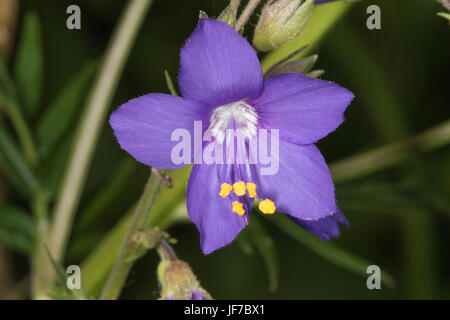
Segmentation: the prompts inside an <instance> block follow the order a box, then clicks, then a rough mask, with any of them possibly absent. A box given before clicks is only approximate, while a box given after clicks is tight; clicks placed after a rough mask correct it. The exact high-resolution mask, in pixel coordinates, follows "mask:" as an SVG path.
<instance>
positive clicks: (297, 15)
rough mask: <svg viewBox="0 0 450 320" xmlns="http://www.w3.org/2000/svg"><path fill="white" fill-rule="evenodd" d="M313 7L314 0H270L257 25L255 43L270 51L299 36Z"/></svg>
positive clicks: (263, 49)
mask: <svg viewBox="0 0 450 320" xmlns="http://www.w3.org/2000/svg"><path fill="white" fill-rule="evenodd" d="M313 8H314V0H269V2H268V3H267V4H266V5H265V6H264V7H263V9H262V12H261V17H260V18H259V21H258V24H257V25H256V28H255V33H254V36H253V45H254V46H255V47H256V48H257V49H259V50H261V51H270V50H273V49H275V48H278V47H279V46H281V45H282V44H283V43H285V42H287V41H289V40H292V39H294V38H295V37H297V36H299V35H300V33H301V32H302V31H303V29H304V27H305V26H306V23H307V22H308V20H309V17H310V16H311V13H312V11H313Z"/></svg>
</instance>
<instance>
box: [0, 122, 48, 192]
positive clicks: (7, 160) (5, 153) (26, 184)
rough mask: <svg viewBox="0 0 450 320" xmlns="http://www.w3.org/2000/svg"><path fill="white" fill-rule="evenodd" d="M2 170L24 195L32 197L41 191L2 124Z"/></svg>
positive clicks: (0, 151)
mask: <svg viewBox="0 0 450 320" xmlns="http://www.w3.org/2000/svg"><path fill="white" fill-rule="evenodd" d="M0 168H1V169H3V171H4V172H5V173H6V177H7V178H8V179H11V182H12V183H13V184H14V186H15V187H18V190H19V191H21V193H22V194H24V195H26V196H28V197H30V198H31V197H32V196H34V195H35V194H37V192H38V191H39V189H40V185H39V181H38V180H37V178H36V177H35V175H34V173H33V171H32V170H31V168H30V167H29V165H28V164H27V162H26V161H25V159H24V158H23V155H22V154H21V153H20V152H19V150H18V148H17V146H16V144H15V142H14V140H13V139H12V138H11V136H10V135H9V133H8V132H7V131H6V129H5V128H4V126H3V124H1V123H0Z"/></svg>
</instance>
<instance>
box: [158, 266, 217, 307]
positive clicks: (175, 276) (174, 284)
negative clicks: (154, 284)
mask: <svg viewBox="0 0 450 320" xmlns="http://www.w3.org/2000/svg"><path fill="white" fill-rule="evenodd" d="M158 278H159V281H160V283H161V287H162V288H161V299H162V300H210V299H212V298H211V296H210V295H209V293H208V292H207V291H206V290H205V289H203V288H202V287H201V286H200V283H199V282H198V280H197V278H196V277H195V275H194V273H193V272H192V270H191V268H190V267H189V265H188V264H187V263H186V262H183V261H181V260H177V259H175V260H167V259H163V260H161V262H160V264H159V266H158Z"/></svg>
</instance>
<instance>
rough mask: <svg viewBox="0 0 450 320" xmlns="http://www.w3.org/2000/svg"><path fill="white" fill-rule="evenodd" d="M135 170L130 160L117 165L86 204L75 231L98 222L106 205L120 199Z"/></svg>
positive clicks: (134, 163)
mask: <svg viewBox="0 0 450 320" xmlns="http://www.w3.org/2000/svg"><path fill="white" fill-rule="evenodd" d="M135 169H136V162H135V161H133V160H130V159H128V158H127V159H125V160H123V161H122V162H121V163H119V164H118V165H117V167H116V168H115V169H114V170H113V173H112V174H111V176H110V178H109V179H108V181H107V183H106V187H104V188H103V189H102V190H101V191H100V192H99V193H98V195H96V196H95V197H94V198H93V199H92V201H90V202H89V203H88V205H87V206H86V209H84V210H83V211H82V212H81V214H80V220H79V221H78V222H77V224H76V228H77V229H84V228H86V227H88V226H89V225H90V224H92V223H93V222H95V221H96V220H97V221H98V218H99V217H100V215H101V214H102V213H105V210H106V209H107V208H108V205H110V204H111V202H112V201H113V200H114V199H118V198H120V194H121V192H122V190H123V189H124V188H126V183H127V182H128V181H129V179H130V177H132V174H133V172H134V170H135Z"/></svg>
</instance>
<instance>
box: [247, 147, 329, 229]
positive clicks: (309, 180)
mask: <svg viewBox="0 0 450 320" xmlns="http://www.w3.org/2000/svg"><path fill="white" fill-rule="evenodd" d="M273 153H276V152H273V151H271V154H273ZM278 160H279V168H278V172H277V173H276V174H272V175H262V170H261V165H260V166H259V172H258V174H255V177H256V181H257V182H256V185H257V189H256V192H257V194H258V198H259V199H261V200H263V199H266V198H267V199H270V200H271V201H274V202H275V206H276V210H277V212H281V213H285V214H288V215H290V216H291V217H294V218H298V219H302V220H317V219H320V218H323V217H326V216H329V215H330V214H332V213H333V212H336V201H335V195H334V184H333V181H332V179H331V174H330V171H329V169H328V167H327V164H326V163H325V160H324V159H323V157H322V154H321V153H320V151H319V149H317V147H316V146H315V145H308V146H302V145H297V144H293V143H289V142H286V141H283V140H280V146H279V157H278ZM276 161H277V159H276V156H274V157H273V159H272V165H273V164H274V163H275V162H276Z"/></svg>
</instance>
